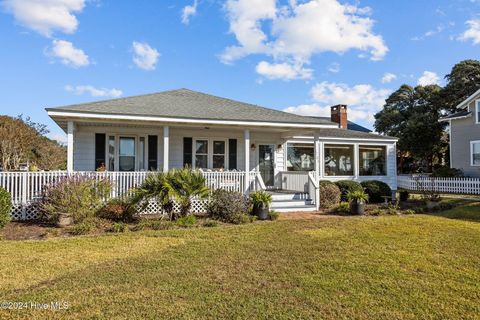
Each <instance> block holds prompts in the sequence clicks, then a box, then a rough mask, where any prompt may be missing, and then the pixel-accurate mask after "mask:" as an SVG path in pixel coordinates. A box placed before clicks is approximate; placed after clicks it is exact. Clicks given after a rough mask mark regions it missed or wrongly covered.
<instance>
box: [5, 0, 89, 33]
mask: <svg viewBox="0 0 480 320" xmlns="http://www.w3.org/2000/svg"><path fill="white" fill-rule="evenodd" d="M2 5H3V7H4V8H5V10H6V11H7V12H10V13H12V14H13V16H14V17H15V20H16V21H17V22H18V23H19V24H21V25H23V26H25V27H27V28H29V29H32V30H34V31H36V32H38V33H40V34H42V35H44V36H46V37H50V36H51V35H52V33H53V32H54V31H61V32H64V33H69V34H70V33H73V32H75V30H77V27H78V21H77V18H76V17H75V14H76V13H80V12H81V11H82V10H83V8H84V7H85V0H4V1H3V2H2Z"/></svg>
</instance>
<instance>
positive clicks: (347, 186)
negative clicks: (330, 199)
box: [335, 180, 363, 201]
mask: <svg viewBox="0 0 480 320" xmlns="http://www.w3.org/2000/svg"><path fill="white" fill-rule="evenodd" d="M335 184H336V185H337V187H338V188H339V189H340V194H341V196H340V198H341V201H348V199H347V194H348V193H349V192H355V191H363V188H362V186H361V185H360V183H358V182H356V181H352V180H340V181H337V182H335Z"/></svg>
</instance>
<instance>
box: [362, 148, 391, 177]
mask: <svg viewBox="0 0 480 320" xmlns="http://www.w3.org/2000/svg"><path fill="white" fill-rule="evenodd" d="M359 151H360V158H359V159H360V175H361V176H384V175H385V174H386V167H387V162H386V147H385V146H360V147H359Z"/></svg>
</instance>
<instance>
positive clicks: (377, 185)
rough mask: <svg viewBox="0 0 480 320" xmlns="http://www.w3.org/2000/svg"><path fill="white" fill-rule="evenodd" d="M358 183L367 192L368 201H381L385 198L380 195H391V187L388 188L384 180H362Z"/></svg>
mask: <svg viewBox="0 0 480 320" xmlns="http://www.w3.org/2000/svg"><path fill="white" fill-rule="evenodd" d="M360 185H361V186H362V187H363V188H364V189H365V192H366V193H367V194H368V197H369V199H370V203H382V202H385V199H384V198H382V197H390V196H392V189H390V187H389V186H388V184H386V183H385V182H382V181H377V180H370V181H363V182H362V183H361V184H360Z"/></svg>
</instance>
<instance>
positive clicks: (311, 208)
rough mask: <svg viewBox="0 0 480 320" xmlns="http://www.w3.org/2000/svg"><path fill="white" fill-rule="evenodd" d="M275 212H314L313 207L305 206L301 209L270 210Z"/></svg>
mask: <svg viewBox="0 0 480 320" xmlns="http://www.w3.org/2000/svg"><path fill="white" fill-rule="evenodd" d="M272 210H275V211H277V212H309V211H316V208H315V206H314V205H306V206H303V207H280V208H272Z"/></svg>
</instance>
